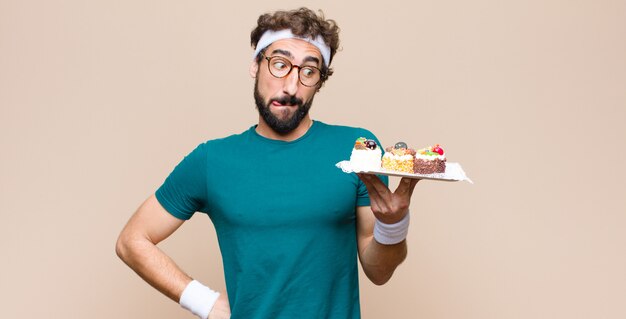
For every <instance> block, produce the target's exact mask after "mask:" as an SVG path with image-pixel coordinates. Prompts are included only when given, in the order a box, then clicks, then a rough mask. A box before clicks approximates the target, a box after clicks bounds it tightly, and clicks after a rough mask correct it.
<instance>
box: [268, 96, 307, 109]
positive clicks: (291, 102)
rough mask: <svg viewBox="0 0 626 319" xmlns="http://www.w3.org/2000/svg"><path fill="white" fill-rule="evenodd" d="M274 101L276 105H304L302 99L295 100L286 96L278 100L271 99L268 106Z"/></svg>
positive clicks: (295, 98) (293, 97)
mask: <svg viewBox="0 0 626 319" xmlns="http://www.w3.org/2000/svg"><path fill="white" fill-rule="evenodd" d="M274 101H276V102H278V103H280V104H282V105H297V106H302V105H303V104H304V102H303V101H302V99H300V98H297V97H296V96H294V95H286V96H282V97H279V98H276V99H271V100H270V103H269V104H271V103H272V102H274Z"/></svg>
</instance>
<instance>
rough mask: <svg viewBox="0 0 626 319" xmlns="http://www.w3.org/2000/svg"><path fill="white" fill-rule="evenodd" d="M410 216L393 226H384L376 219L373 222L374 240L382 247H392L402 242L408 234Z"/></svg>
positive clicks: (407, 214)
mask: <svg viewBox="0 0 626 319" xmlns="http://www.w3.org/2000/svg"><path fill="white" fill-rule="evenodd" d="M410 215H411V214H410V213H409V212H407V213H406V216H404V218H402V220H401V221H399V222H397V223H395V224H385V223H383V222H381V221H379V220H378V219H376V221H375V222H374V239H376V241H377V242H379V243H381V244H383V245H393V244H397V243H399V242H401V241H403V240H404V239H405V238H406V235H407V234H408V233H409V220H410V217H409V216H410Z"/></svg>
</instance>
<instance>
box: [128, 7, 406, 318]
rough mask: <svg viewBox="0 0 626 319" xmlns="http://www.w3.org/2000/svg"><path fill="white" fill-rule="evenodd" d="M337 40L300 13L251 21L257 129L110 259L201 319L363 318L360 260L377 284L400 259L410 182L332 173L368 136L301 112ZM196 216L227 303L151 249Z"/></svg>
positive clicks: (327, 23)
mask: <svg viewBox="0 0 626 319" xmlns="http://www.w3.org/2000/svg"><path fill="white" fill-rule="evenodd" d="M338 30H339V29H338V28H337V26H336V25H335V23H334V21H332V20H325V19H324V17H323V16H321V15H320V16H318V15H317V14H316V13H315V12H313V11H310V10H308V9H304V8H302V9H299V10H293V11H279V12H275V13H273V14H265V15H262V16H261V17H260V18H259V20H258V25H257V27H256V28H255V29H254V30H253V32H252V34H251V42H252V46H253V47H254V48H255V53H254V58H253V61H252V64H251V66H250V75H251V76H252V77H253V78H254V79H255V88H254V97H255V101H256V105H257V109H258V111H259V123H258V125H255V126H252V127H251V128H250V129H249V130H247V131H245V132H243V133H241V134H236V135H232V136H228V137H225V138H221V139H214V140H209V141H207V142H206V143H203V144H201V145H199V146H198V147H197V148H196V149H195V150H193V151H192V152H191V153H190V154H189V155H187V156H186V157H185V159H184V160H183V161H182V162H181V163H180V164H179V165H178V166H176V168H175V169H174V171H173V172H172V173H171V174H170V175H169V176H168V178H167V179H166V180H165V182H164V183H163V185H162V186H161V187H160V188H159V189H158V190H157V191H156V193H155V195H153V196H150V197H149V198H148V199H147V200H146V201H145V202H144V203H143V204H142V205H141V206H140V207H139V209H138V210H137V212H135V214H134V215H133V216H132V217H131V219H130V220H129V221H128V224H127V225H126V227H125V228H124V229H123V230H122V232H121V234H120V236H119V239H118V242H117V246H116V251H117V253H118V255H119V256H120V258H122V260H124V262H125V263H126V264H128V265H129V266H130V267H131V268H132V269H133V270H134V271H135V272H137V273H138V274H139V275H140V276H141V277H142V278H143V279H144V280H146V281H147V282H148V283H149V284H151V285H152V286H154V287H155V288H156V289H158V290H159V291H161V292H162V293H163V294H165V295H166V296H168V297H169V298H171V299H172V300H174V301H176V302H179V303H180V304H181V305H182V306H183V307H184V308H186V309H188V310H190V311H192V312H193V313H194V314H196V315H198V316H199V317H201V318H211V319H217V318H246V319H248V318H272V319H276V318H290V319H291V318H342V319H343V318H360V306H359V288H358V267H357V266H358V265H357V256H358V260H360V262H361V265H362V267H363V270H364V272H365V274H366V275H367V277H368V278H369V279H370V280H371V281H372V282H374V283H375V284H378V285H381V284H384V283H385V282H387V281H388V280H389V278H390V277H391V275H392V274H393V271H394V270H395V269H396V267H397V266H398V265H399V264H400V263H401V262H402V261H403V260H404V258H405V257H406V253H407V247H406V241H405V237H406V233H407V229H408V222H409V213H408V207H409V202H410V199H411V194H412V192H413V189H414V187H415V185H416V183H417V180H409V179H403V180H401V181H400V185H399V186H398V188H397V189H396V191H395V192H391V191H390V190H389V188H388V187H387V180H386V179H385V178H383V180H381V179H379V178H378V177H376V176H372V175H360V176H356V175H354V174H345V173H343V172H342V171H341V170H340V169H337V168H336V167H335V166H334V164H335V163H337V162H338V161H340V160H342V159H345V158H347V157H349V155H350V151H351V149H352V146H353V144H354V141H355V140H356V139H357V138H358V137H361V136H364V137H367V138H372V139H375V136H374V135H373V134H372V133H370V132H369V131H367V130H364V129H359V128H352V127H346V126H337V125H328V124H325V123H322V122H319V121H313V120H312V119H311V118H310V116H309V113H308V111H309V109H310V107H311V105H312V102H313V98H314V96H315V94H316V93H317V92H318V91H319V90H320V88H321V86H322V84H323V83H324V81H325V80H326V79H327V78H328V76H330V75H331V74H332V69H330V67H329V66H330V63H331V61H332V58H333V56H334V54H335V52H336V51H337V47H338V45H339V37H338ZM233 172H235V176H233ZM237 174H239V176H236V175H237ZM194 212H203V213H206V214H208V215H209V216H210V218H211V220H212V222H213V224H214V225H215V229H216V232H217V235H218V238H219V245H220V250H221V253H222V256H223V262H224V272H225V278H226V285H227V290H228V294H225V293H218V292H215V291H213V290H211V289H210V288H208V287H207V286H204V285H203V284H200V283H199V282H198V281H196V280H193V279H192V278H191V277H190V276H189V275H187V274H185V273H184V272H183V271H182V270H181V269H180V268H179V267H178V266H177V265H176V264H175V263H174V261H173V260H171V259H170V258H169V257H168V256H167V255H165V254H164V253H163V252H162V251H161V250H159V249H158V248H157V246H156V244H158V243H159V242H160V241H162V240H164V239H165V238H167V237H168V236H169V235H171V234H172V233H173V232H174V231H175V230H176V229H177V228H178V227H179V226H180V225H182V223H183V222H184V221H185V220H187V219H189V218H191V216H192V215H193V214H194Z"/></svg>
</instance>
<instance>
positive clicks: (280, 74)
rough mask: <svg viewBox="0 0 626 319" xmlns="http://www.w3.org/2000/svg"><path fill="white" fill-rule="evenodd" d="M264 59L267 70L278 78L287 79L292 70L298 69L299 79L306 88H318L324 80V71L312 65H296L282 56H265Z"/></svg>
mask: <svg viewBox="0 0 626 319" xmlns="http://www.w3.org/2000/svg"><path fill="white" fill-rule="evenodd" d="M263 57H264V58H265V59H266V60H267V68H268V69H269V71H270V74H272V75H273V76H274V77H276V78H284V77H286V76H287V75H289V73H291V70H292V69H293V68H294V67H296V68H298V79H299V80H300V83H302V85H304V86H308V87H311V86H316V85H317V84H318V83H319V82H320V80H321V79H322V75H323V74H322V71H321V70H320V69H319V68H317V67H314V66H311V65H305V66H300V65H295V64H293V63H291V61H289V60H287V59H286V58H283V57H281V56H270V57H268V56H265V55H263Z"/></svg>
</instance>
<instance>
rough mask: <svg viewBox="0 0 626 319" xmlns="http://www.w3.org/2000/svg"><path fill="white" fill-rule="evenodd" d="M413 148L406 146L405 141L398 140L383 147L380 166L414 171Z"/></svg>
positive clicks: (402, 170) (388, 168)
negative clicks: (383, 151) (392, 144)
mask: <svg viewBox="0 0 626 319" xmlns="http://www.w3.org/2000/svg"><path fill="white" fill-rule="evenodd" d="M414 166H415V150H414V149H411V148H408V147H407V145H406V143H404V142H398V143H396V145H394V146H390V147H387V148H386V149H385V155H384V156H383V160H382V167H383V168H384V169H386V170H390V171H397V172H405V173H415V169H414Z"/></svg>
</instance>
